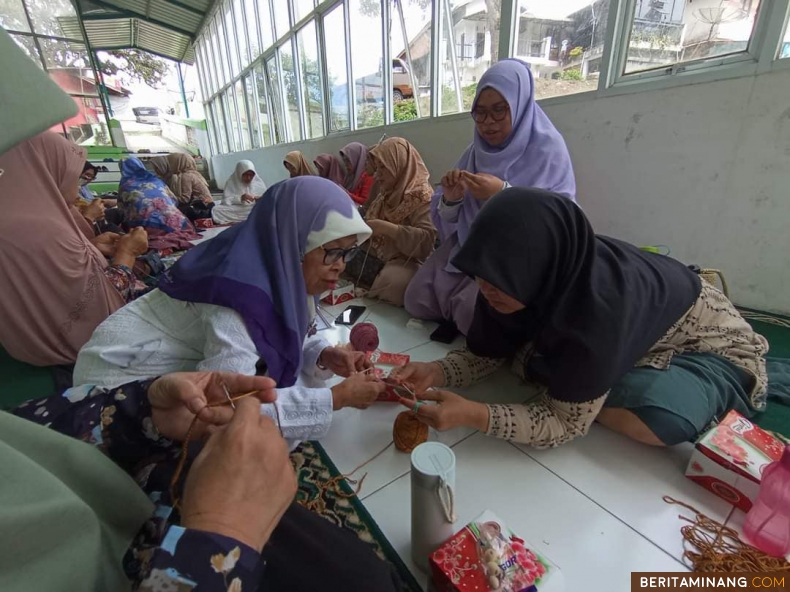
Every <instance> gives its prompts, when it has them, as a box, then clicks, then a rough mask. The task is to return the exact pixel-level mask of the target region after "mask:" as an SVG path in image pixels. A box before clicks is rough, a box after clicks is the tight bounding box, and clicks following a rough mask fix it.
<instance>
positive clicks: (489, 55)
mask: <svg viewBox="0 0 790 592" xmlns="http://www.w3.org/2000/svg"><path fill="white" fill-rule="evenodd" d="M521 1H522V2H523V1H524V0H521ZM545 1H546V2H547V3H548V2H552V0H545ZM534 4H535V2H532V3H531V5H534ZM445 6H446V4H442V5H441V9H442V22H441V42H440V43H439V44H438V46H437V48H436V49H437V50H438V51H439V53H440V57H439V62H440V68H441V69H440V78H439V82H440V86H439V89H438V92H439V93H440V100H439V113H440V114H442V115H444V114H447V113H458V112H461V111H470V110H471V109H472V101H474V98H475V92H476V91H477V81H478V80H480V76H482V75H483V72H485V71H486V70H487V69H488V68H489V67H490V66H491V64H493V63H494V62H496V61H497V60H498V56H499V34H500V32H499V21H500V17H501V6H500V3H499V2H481V3H477V4H474V5H470V4H468V2H464V1H463V0H450V3H449V6H450V14H448V13H447V10H445ZM472 6H474V8H472ZM519 12H521V11H519ZM522 59H523V58H522Z"/></svg>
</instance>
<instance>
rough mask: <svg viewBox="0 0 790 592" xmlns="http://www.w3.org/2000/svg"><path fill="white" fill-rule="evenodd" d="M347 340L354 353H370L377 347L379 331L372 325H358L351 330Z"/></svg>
mask: <svg viewBox="0 0 790 592" xmlns="http://www.w3.org/2000/svg"><path fill="white" fill-rule="evenodd" d="M348 338H349V340H350V341H351V346H352V347H353V348H354V349H355V350H356V351H361V352H372V351H376V350H377V349H378V347H379V330H378V329H376V325H374V324H373V323H360V324H359V325H357V326H356V327H354V328H353V329H351V333H350V334H349V336H348Z"/></svg>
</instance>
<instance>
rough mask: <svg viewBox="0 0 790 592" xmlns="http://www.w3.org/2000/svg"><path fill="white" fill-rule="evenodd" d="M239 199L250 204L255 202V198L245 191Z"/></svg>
mask: <svg viewBox="0 0 790 592" xmlns="http://www.w3.org/2000/svg"><path fill="white" fill-rule="evenodd" d="M241 201H243V202H244V203H246V204H251V203H255V198H254V197H253V196H252V195H250V194H249V193H245V194H244V195H242V196H241Z"/></svg>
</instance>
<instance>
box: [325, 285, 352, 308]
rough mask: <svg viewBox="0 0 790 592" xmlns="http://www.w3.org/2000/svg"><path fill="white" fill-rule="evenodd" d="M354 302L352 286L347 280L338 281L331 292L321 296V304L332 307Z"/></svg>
mask: <svg viewBox="0 0 790 592" xmlns="http://www.w3.org/2000/svg"><path fill="white" fill-rule="evenodd" d="M349 300H354V284H353V283H352V282H349V281H348V280H340V281H339V282H337V286H335V288H334V289H333V290H328V291H327V292H324V293H323V294H321V302H323V303H324V304H328V305H329V306H334V305H335V304H342V303H344V302H348V301H349Z"/></svg>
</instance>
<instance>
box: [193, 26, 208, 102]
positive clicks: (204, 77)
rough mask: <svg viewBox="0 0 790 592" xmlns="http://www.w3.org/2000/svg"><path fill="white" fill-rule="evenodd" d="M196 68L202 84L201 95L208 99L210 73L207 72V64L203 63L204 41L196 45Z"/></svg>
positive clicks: (199, 41)
mask: <svg viewBox="0 0 790 592" xmlns="http://www.w3.org/2000/svg"><path fill="white" fill-rule="evenodd" d="M195 66H196V67H197V70H198V82H199V83H200V94H201V95H203V97H204V98H205V97H208V96H209V93H208V86H207V84H208V72H206V62H204V61H203V40H202V39H200V40H198V42H197V44H195Z"/></svg>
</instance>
